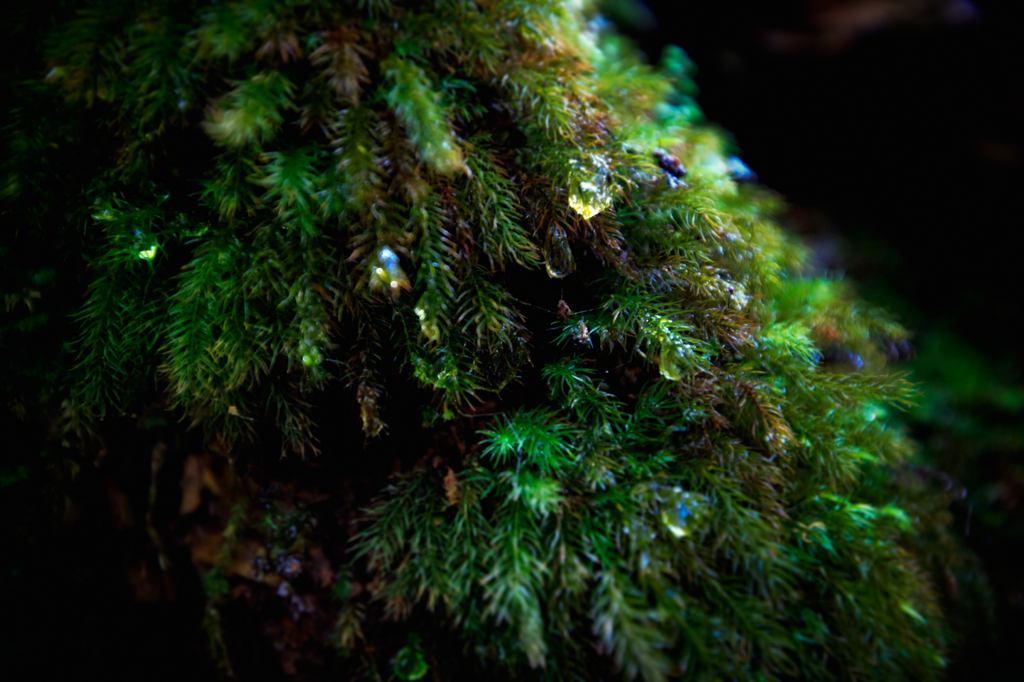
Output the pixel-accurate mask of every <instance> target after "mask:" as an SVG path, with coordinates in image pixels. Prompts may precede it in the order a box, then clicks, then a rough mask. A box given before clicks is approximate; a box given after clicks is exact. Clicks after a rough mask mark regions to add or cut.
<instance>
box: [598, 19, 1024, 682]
mask: <svg viewBox="0 0 1024 682" xmlns="http://www.w3.org/2000/svg"><path fill="white" fill-rule="evenodd" d="M601 5H602V7H603V12H604V14H605V15H606V16H608V17H610V18H612V19H613V20H614V21H615V22H616V23H617V24H618V26H619V27H620V30H621V31H623V32H625V33H626V34H627V35H629V36H630V37H631V38H633V39H634V40H635V41H636V42H637V43H638V44H639V46H640V47H641V49H642V50H643V51H644V52H645V53H646V54H647V55H648V58H649V59H650V60H651V61H654V62H656V61H657V60H658V58H659V56H660V54H661V50H662V48H663V47H664V46H665V45H666V44H676V45H679V46H680V47H682V48H684V49H685V50H686V51H687V53H688V54H689V56H690V58H691V59H692V60H693V61H694V62H695V64H696V65H697V74H696V77H695V80H696V83H697V85H698V87H699V88H700V93H699V96H698V97H697V101H698V104H699V105H700V107H701V108H702V109H703V111H704V113H705V115H706V117H707V119H708V121H709V122H710V123H712V124H716V125H719V126H721V127H722V128H724V129H725V130H727V131H728V132H729V133H731V135H732V138H733V139H734V140H735V143H736V149H735V150H734V151H735V152H736V153H738V154H739V155H740V156H741V158H742V159H743V160H744V162H746V164H747V165H748V166H749V167H750V168H751V169H752V170H753V171H754V172H755V173H757V175H758V176H759V178H760V181H761V182H762V183H763V184H765V185H767V186H768V187H770V188H772V189H773V190H775V191H777V192H779V193H780V194H781V195H783V196H784V197H785V198H786V200H787V201H788V202H789V204H790V209H789V211H788V213H787V215H786V216H785V217H784V218H783V223H784V224H785V225H786V227H788V228H789V229H791V230H793V231H795V232H797V233H800V234H801V235H803V237H804V239H805V240H806V241H807V242H808V243H809V244H810V245H811V246H812V248H813V249H814V252H815V259H816V266H817V268H818V269H819V270H820V271H821V272H823V273H828V274H829V275H831V276H835V277H845V278H848V279H850V280H852V281H853V282H855V283H856V284H857V286H858V288H859V290H860V291H861V293H862V294H863V295H864V296H865V297H866V298H867V299H868V300H869V301H871V302H873V303H877V304H880V305H883V306H884V307H886V308H887V309H889V310H890V311H892V312H893V313H895V314H896V315H898V317H899V318H900V320H901V321H903V322H904V323H905V324H906V326H907V327H908V328H909V329H910V330H911V332H912V333H913V337H912V345H913V348H912V349H910V352H909V353H905V354H904V353H901V356H902V357H901V362H900V363H899V364H898V365H897V367H898V368H900V369H906V370H908V371H910V372H911V374H912V378H913V379H914V380H916V381H918V382H921V385H922V388H923V389H924V390H923V396H922V399H921V402H920V404H919V405H918V406H917V407H916V408H915V409H913V410H911V411H910V412H908V413H906V414H904V415H903V416H902V417H903V419H904V420H905V422H906V424H907V426H908V428H909V429H910V431H911V433H912V434H913V436H914V437H915V439H916V440H917V441H918V443H920V445H921V451H920V452H919V453H918V456H917V459H916V461H915V462H914V467H913V469H914V471H916V472H917V473H918V474H919V475H920V476H922V478H926V479H929V480H930V485H931V486H932V488H933V489H937V490H942V491H944V492H945V493H946V494H947V495H948V497H949V499H950V500H951V504H950V511H951V512H952V514H953V518H954V523H955V527H956V532H957V535H958V537H959V538H960V539H961V540H962V542H963V543H965V544H966V545H967V546H969V547H970V548H971V549H972V550H974V551H975V552H976V553H977V555H978V557H979V558H980V569H981V571H980V572H981V574H980V575H970V570H967V571H966V572H965V573H962V574H961V575H960V580H959V583H958V582H957V580H956V578H955V577H954V576H952V575H948V576H947V584H946V585H945V586H944V591H945V593H946V595H947V599H948V600H949V602H950V603H949V604H948V606H949V608H950V610H951V612H952V614H953V629H954V630H955V631H957V633H958V635H959V636H960V644H959V648H958V649H957V650H956V651H955V652H954V656H953V659H952V665H951V668H950V670H949V674H948V679H950V680H1011V679H1013V680H1017V679H1020V675H1021V673H1020V664H1019V655H1020V654H1019V652H1020V651H1024V504H1022V502H1024V380H1022V371H1021V370H1022V367H1024V343H1022V342H1021V336H1020V335H1021V330H1024V304H1022V302H1021V297H1022V294H1024V286H1022V285H1021V273H1022V270H1024V268H1022V264H1021V247H1020V246H1019V244H1021V243H1024V241H1022V240H1021V238H1020V236H1019V235H1020V233H1021V232H1022V229H1024V220H1022V218H1021V204H1022V203H1024V191H1022V190H1024V129H1022V127H1021V122H1022V121H1024V87H1022V86H1024V31H1022V29H1024V22H1022V18H1024V3H1021V2H1016V1H1014V2H1006V1H1003V2H996V1H985V0H971V1H968V0H774V1H773V2H763V1H759V0H716V1H715V2H707V1H706V0H704V1H697V0H647V1H646V3H644V2H640V1H639V0H628V1H627V0H602V2H601ZM904 360H905V361H904ZM986 579H987V582H988V584H989V585H990V588H991V591H990V592H988V593H987V594H986V593H985V591H984V590H983V589H981V587H983V585H984V583H985V582H986ZM967 583H970V584H971V585H972V586H973V588H972V587H969V586H968V585H967ZM972 589H973V591H972Z"/></svg>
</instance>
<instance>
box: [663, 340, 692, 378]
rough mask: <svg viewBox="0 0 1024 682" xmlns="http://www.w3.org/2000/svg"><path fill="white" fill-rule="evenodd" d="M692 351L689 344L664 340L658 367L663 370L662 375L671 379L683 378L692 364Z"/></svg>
mask: <svg viewBox="0 0 1024 682" xmlns="http://www.w3.org/2000/svg"><path fill="white" fill-rule="evenodd" d="M691 353H692V351H691V350H690V347H689V346H688V345H687V344H676V343H671V342H669V341H665V342H663V343H662V345H661V354H660V355H659V356H658V368H659V369H660V370H661V376H663V377H665V378H666V379H668V380H669V381H678V380H680V379H682V378H683V376H684V375H685V374H686V370H687V369H688V368H689V366H690V364H691V363H690V357H689V356H690V355H691Z"/></svg>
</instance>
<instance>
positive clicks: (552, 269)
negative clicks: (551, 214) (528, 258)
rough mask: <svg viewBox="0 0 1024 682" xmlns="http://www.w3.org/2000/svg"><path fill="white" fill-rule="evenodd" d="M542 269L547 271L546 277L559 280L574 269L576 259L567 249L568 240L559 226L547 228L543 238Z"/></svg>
mask: <svg viewBox="0 0 1024 682" xmlns="http://www.w3.org/2000/svg"><path fill="white" fill-rule="evenodd" d="M544 267H545V268H546V269H547V271H548V277H554V278H556V279H561V278H562V277H565V276H566V275H568V274H569V273H571V272H573V271H574V270H575V269H576V259H574V258H573V257H572V250H571V249H570V248H569V238H568V236H566V234H565V230H564V229H562V226H561V225H552V226H551V227H549V228H548V234H547V237H545V238H544Z"/></svg>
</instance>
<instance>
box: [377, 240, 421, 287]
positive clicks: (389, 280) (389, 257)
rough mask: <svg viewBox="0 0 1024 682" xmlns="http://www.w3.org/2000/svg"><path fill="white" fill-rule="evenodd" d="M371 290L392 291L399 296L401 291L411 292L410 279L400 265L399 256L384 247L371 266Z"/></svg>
mask: <svg viewBox="0 0 1024 682" xmlns="http://www.w3.org/2000/svg"><path fill="white" fill-rule="evenodd" d="M371 268H372V269H371V271H370V272H371V276H370V288H372V289H383V290H384V291H390V292H391V293H392V294H393V295H395V296H397V295H398V291H399V289H405V290H409V289H411V288H412V286H411V285H410V284H409V277H408V276H407V275H406V274H405V272H404V271H403V270H402V266H401V265H399V263H398V254H396V253H395V252H394V251H392V250H391V249H389V248H388V247H386V246H382V247H381V248H380V249H378V250H377V253H376V254H375V258H374V262H373V263H372V264H371Z"/></svg>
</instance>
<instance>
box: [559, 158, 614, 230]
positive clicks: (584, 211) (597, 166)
mask: <svg viewBox="0 0 1024 682" xmlns="http://www.w3.org/2000/svg"><path fill="white" fill-rule="evenodd" d="M572 165H573V168H574V170H573V172H572V174H571V176H570V180H569V206H570V207H572V209H573V210H574V211H576V212H577V213H579V214H580V215H581V216H583V217H584V218H585V219H587V220H590V219H591V218H592V217H594V216H595V215H597V214H598V213H600V212H601V211H603V210H605V209H606V208H608V207H609V206H611V205H612V188H611V182H610V178H609V170H610V169H609V167H608V161H607V160H606V159H605V158H604V157H603V156H601V155H599V154H591V155H590V156H589V158H587V159H584V160H576V161H573V162H572Z"/></svg>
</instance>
